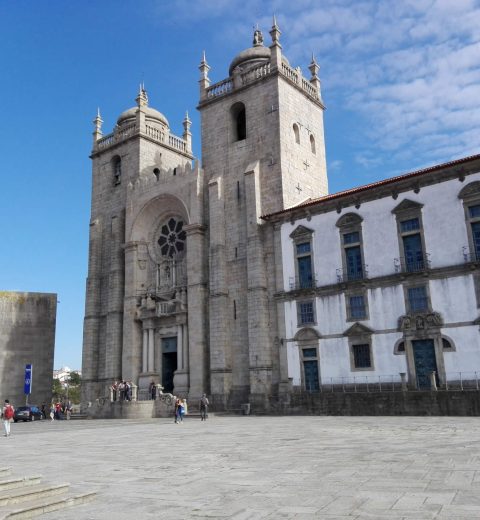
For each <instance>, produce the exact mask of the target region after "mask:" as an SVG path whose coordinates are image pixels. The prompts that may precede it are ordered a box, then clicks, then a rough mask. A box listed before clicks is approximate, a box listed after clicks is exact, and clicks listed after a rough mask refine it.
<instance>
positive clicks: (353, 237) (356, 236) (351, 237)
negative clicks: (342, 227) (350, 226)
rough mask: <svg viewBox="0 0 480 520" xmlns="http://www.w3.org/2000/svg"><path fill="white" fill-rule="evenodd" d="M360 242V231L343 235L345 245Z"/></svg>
mask: <svg viewBox="0 0 480 520" xmlns="http://www.w3.org/2000/svg"><path fill="white" fill-rule="evenodd" d="M358 242H360V233H359V232H358V231H353V232H352V233H345V234H344V235H343V243H344V244H356V243H358Z"/></svg>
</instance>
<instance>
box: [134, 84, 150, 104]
mask: <svg viewBox="0 0 480 520" xmlns="http://www.w3.org/2000/svg"><path fill="white" fill-rule="evenodd" d="M135 101H136V102H137V106H139V107H146V106H148V96H147V91H146V90H145V83H144V82H143V80H142V82H141V83H140V85H139V89H138V95H137V97H136V98H135Z"/></svg>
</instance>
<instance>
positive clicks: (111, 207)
mask: <svg viewBox="0 0 480 520" xmlns="http://www.w3.org/2000/svg"><path fill="white" fill-rule="evenodd" d="M94 125H95V130H94V132H93V149H92V153H91V158H92V163H93V166H92V208H91V220H90V243H89V262H88V278H87V289H86V310H85V322H84V341H83V361H82V365H83V366H82V370H83V379H84V388H83V396H82V401H84V402H87V401H95V399H96V398H98V397H103V396H106V395H108V389H109V387H110V385H112V383H113V382H114V381H115V380H121V379H125V380H128V381H131V382H132V383H133V384H134V385H136V386H138V391H139V397H140V398H141V397H142V395H140V393H141V392H144V393H146V392H147V391H148V387H149V385H150V383H151V382H152V381H153V382H155V383H162V384H163V385H164V386H165V388H166V390H168V391H173V390H175V392H177V394H178V395H187V394H188V393H189V392H191V394H192V395H194V396H200V395H201V394H202V392H203V391H204V389H205V386H206V381H207V374H206V362H205V359H204V358H205V351H206V330H205V328H204V327H203V323H204V322H206V317H205V312H206V304H205V300H206V288H205V277H206V270H207V268H206V257H205V254H204V253H203V251H204V246H203V242H204V236H203V229H204V227H205V226H204V222H203V208H204V202H203V184H204V181H203V173H202V172H201V171H200V169H199V167H198V164H196V165H195V166H193V165H192V161H193V159H194V157H193V155H192V150H191V133H190V125H191V122H190V119H189V118H188V114H187V115H186V116H185V119H184V121H183V128H184V132H183V135H182V137H179V136H176V135H174V134H173V133H172V132H171V131H170V127H169V123H168V120H167V119H166V117H165V116H164V115H163V114H162V113H160V112H159V111H158V110H155V109H154V108H152V107H150V106H149V103H148V97H147V93H146V91H145V88H144V87H143V85H141V86H140V91H139V93H138V96H137V98H136V106H134V107H132V108H130V109H128V110H126V111H124V112H123V113H122V114H121V115H120V117H119V118H118V120H117V124H116V125H115V127H114V130H113V132H112V133H110V134H108V135H105V136H103V135H102V131H101V125H102V120H101V116H100V114H99V113H98V114H97V117H96V118H95V120H94ZM189 309H190V310H192V312H191V313H189ZM197 321H198V322H199V324H198V323H197ZM190 346H192V351H191V350H190ZM190 367H193V371H194V373H192V374H191V373H190ZM143 397H144V398H146V395H143Z"/></svg>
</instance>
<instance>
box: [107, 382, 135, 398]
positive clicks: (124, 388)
mask: <svg viewBox="0 0 480 520" xmlns="http://www.w3.org/2000/svg"><path fill="white" fill-rule="evenodd" d="M132 387H133V383H132V382H131V381H114V383H113V385H112V386H111V387H110V389H111V391H112V396H113V400H114V401H131V400H132Z"/></svg>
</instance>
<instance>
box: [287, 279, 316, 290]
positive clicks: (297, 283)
mask: <svg viewBox="0 0 480 520" xmlns="http://www.w3.org/2000/svg"><path fill="white" fill-rule="evenodd" d="M289 285H290V290H291V291H297V290H299V289H315V288H316V287H318V283H317V279H316V278H311V279H310V280H297V279H296V278H295V277H293V276H291V277H290V280H289Z"/></svg>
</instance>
